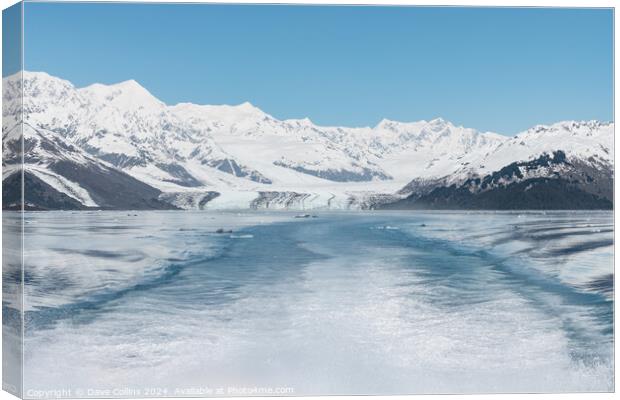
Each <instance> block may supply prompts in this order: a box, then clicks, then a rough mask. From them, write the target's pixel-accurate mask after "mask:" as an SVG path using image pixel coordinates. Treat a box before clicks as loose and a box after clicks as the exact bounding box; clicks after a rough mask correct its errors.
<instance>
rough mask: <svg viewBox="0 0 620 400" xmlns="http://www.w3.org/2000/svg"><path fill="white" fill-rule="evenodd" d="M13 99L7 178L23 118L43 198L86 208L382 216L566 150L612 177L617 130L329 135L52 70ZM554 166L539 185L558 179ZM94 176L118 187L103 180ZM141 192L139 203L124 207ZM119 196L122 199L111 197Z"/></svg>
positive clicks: (338, 131) (11, 82)
mask: <svg viewBox="0 0 620 400" xmlns="http://www.w3.org/2000/svg"><path fill="white" fill-rule="evenodd" d="M22 96H23V102H22V101H21V99H22ZM3 98H4V104H5V106H4V107H3V139H4V145H3V165H4V173H3V179H5V182H6V179H7V178H9V177H11V176H12V175H14V170H15V168H17V167H18V162H19V158H20V157H16V154H17V151H16V149H17V148H18V145H19V142H18V141H16V140H17V139H18V138H19V135H20V134H21V129H20V127H21V126H20V125H19V121H21V120H22V119H23V122H24V124H23V135H24V142H25V149H24V161H25V166H24V168H25V172H27V174H28V175H29V176H30V177H31V178H32V179H37V184H38V185H39V186H40V187H45V189H46V190H45V193H46V196H47V197H45V198H48V199H49V198H54V199H56V200H58V198H63V199H64V197H63V196H65V197H69V198H70V200H67V199H64V200H66V201H67V202H69V203H70V204H72V205H73V206H75V207H77V205H79V207H104V208H106V207H107V208H127V207H130V206H131V207H135V208H152V207H154V208H162V207H163V208H165V206H164V205H169V206H175V207H181V208H248V207H269V208H297V209H302V208H304V209H309V208H372V207H375V206H379V205H381V204H391V203H394V204H403V203H402V201H403V199H408V200H407V201H408V202H409V203H411V202H412V201H415V200H417V199H420V198H421V197H422V196H424V195H426V194H429V193H431V192H432V191H433V190H435V189H437V188H441V187H450V186H454V187H459V186H461V185H464V184H466V183H467V182H469V183H468V184H469V187H470V189H468V190H470V191H471V190H474V189H472V186H471V182H474V181H475V179H479V180H484V177H485V176H488V175H493V173H494V172H497V171H500V170H501V169H502V168H504V167H506V166H508V165H510V164H512V163H515V162H528V161H532V160H536V159H539V158H540V157H542V156H544V155H547V156H551V155H553V154H555V152H557V151H561V152H562V154H564V155H565V158H566V162H568V163H571V165H573V166H574V165H579V166H580V167H579V168H581V169H583V168H586V169H587V168H594V169H597V170H601V169H602V170H605V171H608V172H609V174H608V175H610V176H612V178H613V148H612V146H613V129H614V125H613V123H600V122H596V121H590V122H572V121H571V122H560V123H557V124H554V125H551V126H537V127H534V128H532V129H530V130H528V131H526V132H523V133H521V134H519V135H516V136H515V137H512V138H510V137H506V136H503V135H499V134H496V133H491V132H478V131H476V130H474V129H469V128H464V127H460V126H455V125H453V124H452V123H450V122H448V121H444V120H442V119H440V118H437V119H434V120H431V121H418V122H409V123H403V122H397V121H389V120H383V121H381V122H380V123H379V124H378V125H377V126H375V127H363V128H347V127H324V126H318V125H316V124H314V123H312V121H310V120H309V119H302V120H278V119H276V118H274V117H273V116H271V115H269V114H267V113H265V112H263V111H262V110H260V109H258V108H257V107H255V106H253V105H251V104H250V103H243V104H240V105H237V106H229V105H196V104H191V103H181V104H177V105H173V106H169V105H166V104H164V103H163V102H161V101H160V100H159V99H157V98H156V97H154V96H153V95H152V94H151V93H149V91H148V90H146V89H145V88H143V87H142V86H141V85H140V84H138V83H137V82H135V81H133V80H130V81H125V82H121V83H119V84H115V85H101V84H94V85H91V86H88V87H85V88H76V87H75V86H73V85H72V84H71V83H70V82H68V81H65V80H62V79H59V78H56V77H53V76H50V75H48V74H46V73H43V72H24V73H23V80H21V79H19V76H12V77H8V78H4V79H3ZM59 165H64V167H59ZM69 166H70V167H69ZM524 168H525V167H524ZM75 169H78V170H80V171H81V172H80V173H76V172H75ZM552 169H553V168H547V169H539V170H537V172H536V176H537V177H538V178H540V177H541V175H545V176H546V175H549V176H558V174H559V172H558V171H555V170H554V171H552ZM88 171H91V172H88ZM92 171H99V172H101V173H100V174H99V173H98V174H95V173H94V172H92ZM528 171H529V172H528V173H530V174H531V173H532V172H531V170H528ZM528 173H526V174H525V175H524V174H521V177H520V178H519V177H517V178H515V177H513V178H511V179H512V180H510V179H504V180H502V181H501V182H495V183H496V184H499V185H508V184H511V183H515V179H517V180H519V179H520V180H527V179H530V178H531V177H529V175H528ZM591 175H592V174H591ZM95 176H96V177H97V179H96V180H97V181H99V180H106V181H107V182H106V183H105V184H104V185H99V186H97V185H94V184H93V179H92V178H93V177H95ZM102 176H107V178H105V179H104V178H103V177H102ZM591 178H592V177H591ZM13 179H15V178H13ZM119 181H123V183H120V182H119ZM136 182H137V183H136ZM605 184H606V183H605ZM132 185H133V186H135V187H136V191H138V192H139V194H138V193H136V197H135V198H134V199H126V201H124V202H123V201H120V200H119V199H120V197H131V196H132V193H131V186H132ZM128 186H129V187H128ZM591 186H592V185H591ZM113 187H114V188H116V189H112V188H113ZM138 187H139V190H138ZM121 188H122V190H121ZM108 190H116V191H117V192H119V193H122V194H119V195H118V196H116V200H111V199H110V198H107V197H109V196H106V195H105V192H106V191H108ZM475 190H481V191H484V190H488V188H486V189H482V188H477V189H475ZM475 190H474V191H475ZM54 192H56V193H54ZM606 193H607V192H606V191H605V190H603V191H602V192H601V193H599V194H597V195H600V196H601V198H607V197H606V196H607V195H606ZM45 198H37V199H33V201H34V202H35V203H36V202H43V203H44V202H45ZM608 200H610V198H609V199H608ZM5 203H6V202H5ZM54 204H55V205H52V206H50V205H49V204H48V205H46V204H34V205H33V207H35V208H36V207H40V208H46V207H52V208H58V207H59V206H58V205H57V204H56V203H54ZM420 204H422V203H420ZM63 207H64V206H63Z"/></svg>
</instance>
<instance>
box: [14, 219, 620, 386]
mask: <svg viewBox="0 0 620 400" xmlns="http://www.w3.org/2000/svg"><path fill="white" fill-rule="evenodd" d="M218 228H224V229H226V230H228V229H232V230H233V232H232V233H220V234H217V233H215V231H216V230H217V229H218ZM612 245H613V222H612V214H611V213H610V212H581V211H580V212H546V213H545V212H374V213H371V212H350V213H328V212H324V213H323V212H321V213H318V214H317V218H294V214H291V213H285V212H280V213H261V212H247V213H209V212H178V211H172V212H130V213H128V212H71V213H70V212H43V213H27V214H26V217H25V264H26V271H25V276H24V277H25V305H24V307H25V309H26V314H25V325H26V326H25V355H24V366H25V373H24V379H25V388H26V395H28V390H29V389H40V390H58V389H65V388H68V389H72V390H73V391H74V392H73V393H74V394H75V391H76V390H81V391H82V392H81V393H82V394H88V393H86V392H85V391H86V390H91V389H101V390H117V391H116V392H112V395H115V394H116V395H118V394H122V393H121V392H119V391H118V389H119V388H127V389H131V390H134V392H125V393H124V394H125V395H128V394H129V395H132V394H133V395H145V396H148V395H149V393H145V392H144V391H142V392H137V391H136V390H143V389H145V388H157V389H161V390H163V391H165V392H164V393H159V394H167V395H169V396H173V395H176V396H179V395H187V394H192V392H191V390H192V389H196V388H205V387H209V388H225V390H228V388H229V387H235V388H248V387H249V388H251V387H260V388H269V387H271V388H293V389H294V392H292V393H291V392H289V393H288V394H297V395H301V394H394V393H470V392H515V391H516V392H519V391H525V392H551V391H554V392H556V391H560V392H566V391H610V390H613V372H614V365H613V339H614V338H613V247H612ZM10 307H11V305H10V304H6V303H5V304H4V308H5V313H6V311H7V309H9V308H10ZM31 393H34V392H31ZM152 394H153V393H151V395H152ZM193 394H196V392H194V393H193ZM225 394H226V393H225Z"/></svg>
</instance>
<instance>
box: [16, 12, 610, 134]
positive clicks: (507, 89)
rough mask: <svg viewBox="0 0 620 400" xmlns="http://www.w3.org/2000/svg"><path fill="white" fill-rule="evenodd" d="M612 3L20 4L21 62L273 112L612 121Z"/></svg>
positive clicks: (504, 127) (369, 119)
mask: <svg viewBox="0 0 620 400" xmlns="http://www.w3.org/2000/svg"><path fill="white" fill-rule="evenodd" d="M612 32H613V11H612V10H611V9H543V8H516V9H515V8H437V7H433V8H420V7H335V6H327V7H325V6H230V5H196V4H194V5H185V4H184V5H181V4H176V5H165V4H160V5H153V4H110V3H108V4H67V3H56V4H54V3H51V4H50V3H28V4H26V6H25V48H26V51H25V66H26V69H28V70H33V71H46V72H48V73H50V74H52V75H56V76H59V77H62V78H65V79H68V80H70V81H72V82H73V83H74V84H76V85H77V86H85V85H88V84H91V83H94V82H101V83H115V82H119V81H123V80H127V79H135V80H137V81H138V82H140V83H141V84H142V85H143V86H145V87H146V88H147V89H148V90H150V91H151V92H152V93H153V94H154V95H155V96H157V97H159V98H160V99H162V100H163V101H164V102H166V103H168V104H175V103H177V102H186V101H189V102H194V103H200V104H222V103H226V104H238V103H241V102H244V101H250V102H251V103H253V104H255V105H256V106H258V107H260V108H261V109H263V110H264V111H266V112H268V113H270V114H272V115H274V116H275V117H277V118H302V117H306V116H307V117H309V118H310V119H312V120H313V121H314V122H316V123H319V124H328V125H348V126H366V125H370V126H374V125H375V124H376V123H377V122H379V120H381V119H382V118H389V119H394V120H400V121H413V120H419V119H432V118H435V117H443V118H445V119H448V120H450V121H453V122H454V123H456V124H460V125H464V126H468V127H473V128H477V129H480V130H492V131H498V132H501V133H506V134H513V133H515V132H518V131H520V130H523V129H526V128H528V127H530V126H532V125H535V124H538V123H552V122H555V121H559V120H564V119H600V120H612V119H613V65H612V57H613V41H612V36H613V34H612Z"/></svg>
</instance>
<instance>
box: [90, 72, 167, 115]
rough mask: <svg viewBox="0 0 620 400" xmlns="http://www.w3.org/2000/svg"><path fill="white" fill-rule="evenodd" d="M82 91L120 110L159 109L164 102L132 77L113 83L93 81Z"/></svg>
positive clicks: (163, 105)
mask: <svg viewBox="0 0 620 400" xmlns="http://www.w3.org/2000/svg"><path fill="white" fill-rule="evenodd" d="M80 91H82V92H83V93H85V94H87V95H88V96H90V97H91V98H95V99H97V100H98V101H101V102H103V103H107V104H108V105H113V106H115V107H117V108H119V109H121V110H135V109H140V108H143V109H148V110H153V111H160V109H161V108H163V107H165V104H164V103H163V102H162V101H160V100H159V99H158V98H156V97H155V96H153V95H152V94H151V92H149V91H148V90H147V89H145V88H144V87H143V86H142V85H140V84H139V83H138V82H137V81H135V80H134V79H129V80H126V81H123V82H119V83H116V84H113V85H103V84H101V83H95V84H92V85H90V86H87V87H85V88H82V89H80Z"/></svg>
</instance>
